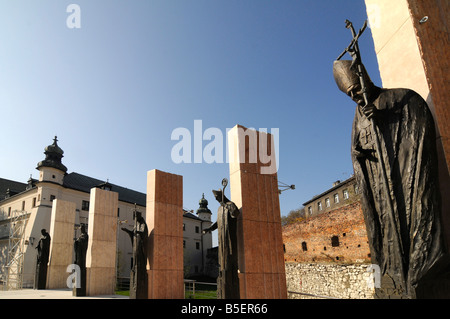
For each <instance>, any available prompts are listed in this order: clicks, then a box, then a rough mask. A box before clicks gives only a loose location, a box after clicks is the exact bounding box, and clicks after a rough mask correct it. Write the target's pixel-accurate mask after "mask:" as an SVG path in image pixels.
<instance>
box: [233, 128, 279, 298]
mask: <svg viewBox="0 0 450 319" xmlns="http://www.w3.org/2000/svg"><path fill="white" fill-rule="evenodd" d="M228 143H229V162H230V192H231V201H233V202H234V203H235V204H236V206H237V207H238V208H240V210H241V214H240V215H239V217H238V236H239V237H238V252H239V285H240V297H241V298H242V299H264V298H270V299H278V298H287V289H286V274H285V268H284V255H283V240H282V235H281V217H280V203H279V198H278V195H279V193H278V178H277V166H276V159H275V145H274V139H273V136H272V135H271V134H268V133H265V132H258V131H255V130H251V129H247V128H245V127H243V126H240V125H237V126H235V127H234V128H233V129H231V130H230V131H229V132H228Z"/></svg>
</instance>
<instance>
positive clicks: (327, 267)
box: [285, 262, 374, 299]
mask: <svg viewBox="0 0 450 319" xmlns="http://www.w3.org/2000/svg"><path fill="white" fill-rule="evenodd" d="M370 266H371V265H370V264H367V263H362V264H350V265H348V264H347V265H346V264H310V263H295V262H287V263H285V267H286V282H287V290H288V298H289V299H322V297H331V298H341V299H373V297H374V288H373V285H374V273H373V272H371V270H370ZM371 284H372V287H370V286H371ZM292 292H298V293H303V294H294V293H292ZM306 294H308V295H306ZM311 295H315V296H311Z"/></svg>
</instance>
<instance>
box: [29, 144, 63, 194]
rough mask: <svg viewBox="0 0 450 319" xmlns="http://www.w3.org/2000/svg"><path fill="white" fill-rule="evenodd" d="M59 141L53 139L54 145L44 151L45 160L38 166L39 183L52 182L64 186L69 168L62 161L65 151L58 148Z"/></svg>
mask: <svg viewBox="0 0 450 319" xmlns="http://www.w3.org/2000/svg"><path fill="white" fill-rule="evenodd" d="M57 142H58V139H57V138H56V136H55V138H54V139H53V144H51V145H48V146H47V147H46V148H45V149H44V154H45V159H44V160H43V161H40V162H39V163H38V164H37V167H36V169H37V170H39V172H40V174H39V182H51V183H55V184H59V185H62V184H63V179H64V175H65V174H66V172H67V167H66V166H64V165H63V163H62V162H61V159H62V158H63V154H64V151H63V150H62V149H61V148H60V147H59V146H58V143H57Z"/></svg>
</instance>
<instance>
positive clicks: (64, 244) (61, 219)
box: [47, 199, 76, 289]
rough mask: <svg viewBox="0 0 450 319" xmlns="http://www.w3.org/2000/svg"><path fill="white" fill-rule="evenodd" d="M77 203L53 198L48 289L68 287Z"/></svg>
mask: <svg viewBox="0 0 450 319" xmlns="http://www.w3.org/2000/svg"><path fill="white" fill-rule="evenodd" d="M75 210H76V204H75V203H72V202H68V201H63V200H60V199H55V200H53V205H52V214H51V221H50V232H49V234H50V237H51V242H50V259H49V263H48V271H47V289H61V288H66V287H67V277H68V276H69V273H67V272H66V270H67V266H69V265H70V264H72V254H73V236H74V225H75Z"/></svg>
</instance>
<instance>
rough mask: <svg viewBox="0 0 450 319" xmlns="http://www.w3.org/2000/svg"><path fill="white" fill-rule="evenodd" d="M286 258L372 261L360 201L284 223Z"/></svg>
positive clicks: (324, 261)
mask: <svg viewBox="0 0 450 319" xmlns="http://www.w3.org/2000/svg"><path fill="white" fill-rule="evenodd" d="M283 243H284V249H285V254H284V260H285V261H286V262H302V263H311V262H313V263H314V262H323V263H329V262H339V263H342V262H344V263H347V264H353V263H362V262H366V263H369V262H370V249H369V244H368V239H367V232H366V225H365V222H364V217H363V214H362V210H361V205H360V203H359V201H353V202H352V203H348V204H347V205H346V206H344V207H341V208H338V209H335V210H333V211H330V212H325V213H322V214H319V215H317V216H314V217H311V218H307V219H306V220H303V221H301V222H297V223H295V224H292V225H288V226H285V227H283Z"/></svg>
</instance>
